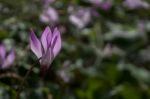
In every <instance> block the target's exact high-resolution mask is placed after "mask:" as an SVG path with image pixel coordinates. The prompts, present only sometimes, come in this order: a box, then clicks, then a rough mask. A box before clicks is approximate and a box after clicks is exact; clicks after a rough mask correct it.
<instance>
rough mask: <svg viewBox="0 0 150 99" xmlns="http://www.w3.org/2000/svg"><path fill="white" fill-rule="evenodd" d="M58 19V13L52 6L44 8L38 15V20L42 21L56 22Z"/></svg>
mask: <svg viewBox="0 0 150 99" xmlns="http://www.w3.org/2000/svg"><path fill="white" fill-rule="evenodd" d="M58 19H59V16H58V13H57V11H56V10H55V9H54V8H52V7H48V8H46V9H44V11H43V13H42V14H41V15H40V20H41V21H42V22H44V23H51V22H57V21H58Z"/></svg>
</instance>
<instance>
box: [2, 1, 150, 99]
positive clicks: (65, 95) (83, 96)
mask: <svg viewBox="0 0 150 99" xmlns="http://www.w3.org/2000/svg"><path fill="white" fill-rule="evenodd" d="M110 1H111V3H112V7H111V8H110V9H109V10H107V11H106V10H103V9H101V8H99V7H96V5H93V4H91V3H89V2H86V0H70V1H69V0H68V1H67V0H56V1H55V2H53V3H52V4H50V5H49V6H51V7H53V8H55V9H56V10H57V11H58V14H59V21H58V22H56V23H52V22H49V23H43V22H41V21H40V18H39V16H40V14H41V13H42V11H43V9H44V7H43V2H42V0H41V1H40V0H30V1H29V0H1V1H0V41H1V43H4V44H5V45H7V47H8V48H14V49H15V50H16V54H17V59H16V61H15V63H14V66H13V67H12V68H10V69H8V70H1V71H0V99H15V96H16V91H15V90H16V89H17V88H18V87H19V85H20V83H21V81H20V79H15V78H9V77H8V78H7V77H2V78H1V75H2V74H5V73H11V72H14V73H16V74H17V75H19V76H20V77H23V76H24V75H25V73H26V72H27V71H28V70H29V68H30V67H31V66H32V65H33V64H34V63H35V62H36V57H35V56H34V54H33V53H32V52H31V50H30V48H29V36H30V29H33V30H34V31H36V33H37V34H38V35H39V36H40V35H41V32H42V31H43V29H44V28H45V26H46V25H49V26H51V27H54V26H57V27H59V29H60V31H61V32H62V40H63V45H62V50H61V52H60V54H59V55H58V57H57V58H56V59H55V60H54V62H53V63H52V65H51V66H50V68H49V72H48V74H47V76H46V77H45V79H42V78H41V76H40V72H39V71H40V65H39V64H36V65H35V67H34V69H33V71H32V73H31V74H30V76H29V78H28V79H27V82H26V83H27V84H26V85H25V89H24V90H23V91H22V92H21V95H20V97H21V98H20V99H149V98H150V46H149V43H150V41H149V39H150V20H149V16H150V8H148V9H144V8H136V9H129V8H128V7H126V6H124V5H123V0H110ZM145 1H146V0H145ZM147 2H150V1H148V0H147ZM70 6H74V7H76V8H78V7H85V8H90V9H94V11H95V12H96V13H97V15H96V16H94V15H92V13H91V20H90V22H89V23H88V24H87V25H86V26H85V27H84V28H77V27H76V26H75V25H74V24H73V23H71V22H70V20H69V15H70V14H69V13H68V8H69V7H70ZM94 11H93V12H94Z"/></svg>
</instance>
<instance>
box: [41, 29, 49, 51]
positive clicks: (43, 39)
mask: <svg viewBox="0 0 150 99" xmlns="http://www.w3.org/2000/svg"><path fill="white" fill-rule="evenodd" d="M51 38H52V33H51V30H50V28H49V27H48V26H47V27H46V28H45V30H44V32H43V34H42V36H41V43H42V45H43V48H44V52H46V51H47V47H48V41H51Z"/></svg>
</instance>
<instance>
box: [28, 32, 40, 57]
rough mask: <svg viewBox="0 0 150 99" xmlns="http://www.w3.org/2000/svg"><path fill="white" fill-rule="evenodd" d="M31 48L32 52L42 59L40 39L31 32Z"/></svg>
mask: <svg viewBox="0 0 150 99" xmlns="http://www.w3.org/2000/svg"><path fill="white" fill-rule="evenodd" d="M30 47H31V50H32V51H33V53H34V54H35V55H36V56H37V57H38V58H40V57H42V46H41V42H40V41H39V39H38V38H37V37H36V35H35V34H34V32H33V31H32V32H31V36H30Z"/></svg>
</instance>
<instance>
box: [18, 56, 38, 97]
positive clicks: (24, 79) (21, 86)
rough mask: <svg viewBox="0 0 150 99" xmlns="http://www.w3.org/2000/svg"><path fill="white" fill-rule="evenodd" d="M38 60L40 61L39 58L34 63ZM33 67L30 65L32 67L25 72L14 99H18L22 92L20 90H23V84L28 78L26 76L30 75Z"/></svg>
mask: <svg viewBox="0 0 150 99" xmlns="http://www.w3.org/2000/svg"><path fill="white" fill-rule="evenodd" d="M40 59H41V58H39V59H38V60H37V61H36V62H38V61H39V60H40ZM35 64H36V63H35ZM35 64H34V65H35ZM34 65H32V66H31V67H30V69H29V70H28V71H27V73H26V75H25V76H24V78H23V81H22V82H21V84H20V87H19V89H18V92H17V95H16V99H19V95H20V93H21V91H22V89H23V86H24V83H25V81H26V79H27V78H28V76H29V75H30V73H31V71H32V70H33V68H34Z"/></svg>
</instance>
